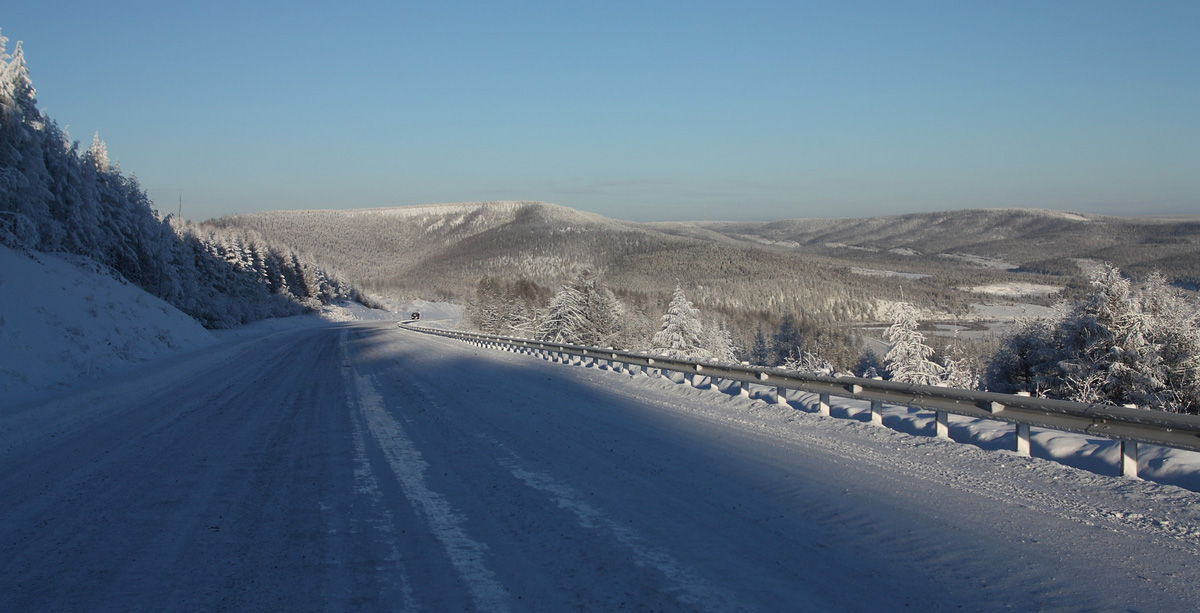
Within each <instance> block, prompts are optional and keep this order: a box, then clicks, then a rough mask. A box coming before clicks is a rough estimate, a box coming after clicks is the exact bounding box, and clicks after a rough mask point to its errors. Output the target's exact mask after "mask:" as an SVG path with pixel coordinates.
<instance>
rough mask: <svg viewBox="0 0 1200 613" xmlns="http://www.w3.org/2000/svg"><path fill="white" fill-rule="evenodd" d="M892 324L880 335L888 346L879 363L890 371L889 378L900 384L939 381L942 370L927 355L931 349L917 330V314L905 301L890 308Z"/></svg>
mask: <svg viewBox="0 0 1200 613" xmlns="http://www.w3.org/2000/svg"><path fill="white" fill-rule="evenodd" d="M891 315H892V322H893V323H892V325H891V326H890V327H889V328H888V329H887V332H886V333H885V334H884V338H885V339H886V340H887V341H888V342H889V343H891V345H892V347H891V349H889V350H888V352H887V355H885V356H884V358H883V362H884V365H886V366H887V369H888V370H889V371H890V372H891V375H892V380H893V381H899V382H901V383H916V384H920V385H938V384H940V383H941V382H942V378H943V374H944V372H945V371H944V369H943V368H942V367H941V366H940V365H938V364H937V362H934V361H933V360H931V359H930V358H931V357H933V348H932V347H930V346H929V345H926V344H925V335H923V334H921V333H920V332H919V331H917V327H918V325H919V324H920V314H919V312H918V311H917V308H916V307H915V306H913V305H911V304H909V303H907V302H898V303H896V304H895V305H893V307H892V309H891Z"/></svg>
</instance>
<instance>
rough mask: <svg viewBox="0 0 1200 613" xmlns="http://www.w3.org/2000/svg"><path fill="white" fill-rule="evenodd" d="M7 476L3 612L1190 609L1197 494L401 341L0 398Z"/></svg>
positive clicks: (716, 394) (2, 478)
mask: <svg viewBox="0 0 1200 613" xmlns="http://www.w3.org/2000/svg"><path fill="white" fill-rule="evenodd" d="M309 321H310V322H311V319H310V320H309ZM0 467H3V470H0V611H35V610H36V611H41V610H254V611H261V610H286V611H308V610H372V611H374V610H400V611H416V610H424V611H444V610H481V611H506V610H511V611H564V610H577V609H582V610H599V611H609V610H619V609H629V610H682V611H693V610H697V611H741V610H760V611H880V610H903V609H909V610H921V611H951V610H953V611H958V610H971V611H1001V610H1016V611H1118V610H1119V611H1125V610H1135V611H1187V610H1195V607H1196V603H1197V602H1200V581H1197V579H1200V494H1197V493H1195V492H1192V491H1189V490H1185V489H1182V488H1178V487H1175V486H1171V485H1164V484H1158V483H1153V482H1147V481H1138V480H1133V479H1122V478H1118V477H1111V476H1104V475H1099V474H1095V473H1091V472H1085V471H1082V470H1078V469H1075V468H1071V467H1067V466H1064V465H1061V464H1058V463H1055V462H1051V461H1047V460H1043V459H1039V458H1024V457H1019V456H1017V455H1015V454H1012V453H1009V452H1006V451H987V450H984V449H981V448H979V447H975V446H971V445H962V444H957V443H954V442H951V441H945V440H939V439H936V438H932V437H927V436H913V435H911V434H906V433H902V432H897V431H894V430H891V429H888V428H883V427H877V426H872V425H870V424H867V423H863V422H859V421H856V420H853V419H836V418H830V417H821V416H819V415H815V414H810V413H807V412H803V411H798V410H795V409H793V408H787V407H779V406H774V405H771V404H769V403H767V402H764V401H763V400H758V399H742V398H738V397H735V396H733V395H730V394H725V393H723V392H721V391H719V390H713V389H708V390H704V389H693V388H689V387H685V386H681V385H676V384H674V383H671V382H670V381H669V380H667V379H665V378H649V377H645V376H641V375H638V376H630V375H628V374H621V373H617V372H613V371H609V370H605V369H601V368H595V367H566V366H562V365H558V364H552V363H549V362H545V361H542V360H539V359H537V358H535V357H532V356H527V355H521V354H514V353H506V352H500V351H494V350H483V349H478V348H475V347H472V346H470V345H467V344H464V343H460V342H457V341H452V340H448V339H442V338H436V337H431V336H427V335H423V334H418V333H415V332H412V331H409V330H403V329H400V327H398V326H397V324H396V323H395V322H388V323H380V322H358V323H335V322H326V323H319V324H305V325H303V326H298V327H294V328H290V329H289V328H279V329H275V330H271V329H263V330H260V331H259V333H257V334H242V335H229V336H226V337H223V338H221V339H220V342H218V343H216V344H213V345H211V346H209V347H207V348H205V349H201V350H196V351H193V352H190V353H181V354H178V355H175V356H172V357H170V358H166V359H160V360H157V361H155V362H153V363H148V364H144V365H142V366H140V367H138V368H136V369H132V370H127V371H125V372H124V373H121V374H120V375H118V376H112V377H109V378H108V379H107V380H105V381H103V382H97V383H95V384H94V385H91V386H89V387H87V388H86V389H79V390H77V391H74V392H67V393H62V394H60V395H58V396H43V397H41V398H40V399H34V400H27V401H24V402H20V403H13V402H7V401H0Z"/></svg>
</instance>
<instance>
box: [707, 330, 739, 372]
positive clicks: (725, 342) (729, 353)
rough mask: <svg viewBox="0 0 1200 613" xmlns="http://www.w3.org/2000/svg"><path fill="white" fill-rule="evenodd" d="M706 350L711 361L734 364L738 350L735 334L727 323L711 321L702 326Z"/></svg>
mask: <svg viewBox="0 0 1200 613" xmlns="http://www.w3.org/2000/svg"><path fill="white" fill-rule="evenodd" d="M701 330H702V336H703V342H704V348H705V349H707V350H708V354H709V359H711V360H712V361H714V362H733V361H736V360H737V356H738V348H737V344H736V343H735V342H734V340H733V333H732V332H730V331H729V327H728V326H727V325H726V324H725V322H723V321H721V322H718V321H716V320H709V321H708V323H705V324H702V326H701Z"/></svg>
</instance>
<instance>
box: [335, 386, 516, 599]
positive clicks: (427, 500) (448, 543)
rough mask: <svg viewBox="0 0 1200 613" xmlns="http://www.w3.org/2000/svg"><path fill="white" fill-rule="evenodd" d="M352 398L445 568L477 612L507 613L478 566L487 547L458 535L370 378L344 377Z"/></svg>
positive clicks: (503, 594)
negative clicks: (425, 526) (445, 559)
mask: <svg viewBox="0 0 1200 613" xmlns="http://www.w3.org/2000/svg"><path fill="white" fill-rule="evenodd" d="M347 377H350V378H352V379H353V384H354V386H353V388H354V390H355V391H356V392H357V396H358V405H359V409H360V410H361V412H362V415H363V417H364V418H365V420H366V423H367V428H368V429H369V430H370V433H371V436H372V437H373V438H374V439H375V440H376V442H378V444H379V448H380V449H381V450H382V451H383V455H384V457H385V458H386V459H387V462H388V466H390V467H391V469H392V472H393V473H394V474H395V476H396V479H397V480H398V482H399V484H400V487H401V489H403V490H404V495H405V497H406V498H408V500H409V502H410V503H411V504H412V505H413V508H414V510H415V511H416V512H417V515H419V516H421V517H423V518H424V519H425V521H426V522H428V524H429V528H430V531H431V533H432V534H433V535H434V536H435V537H436V538H437V540H438V542H440V543H441V544H442V547H443V549H444V550H445V551H446V555H447V556H448V557H449V558H450V562H451V564H453V566H454V568H455V569H456V570H457V571H458V573H459V575H460V576H461V577H462V579H463V582H464V583H466V585H467V589H468V590H469V591H470V593H471V598H472V600H473V601H474V604H475V607H476V608H477V609H479V610H481V611H507V610H508V608H509V607H508V601H509V599H510V598H509V594H508V591H507V590H505V589H504V586H503V585H501V584H500V582H499V581H497V580H496V577H495V573H493V572H492V571H491V569H489V568H488V567H487V565H486V564H485V563H484V558H485V556H486V554H487V549H488V547H487V545H485V544H483V543H480V542H478V541H475V540H472V539H471V538H470V537H469V536H467V533H466V531H465V530H464V529H463V526H462V525H463V522H464V521H465V520H466V518H465V517H464V516H463V515H462V514H461V513H459V512H458V511H456V510H455V509H454V507H452V506H451V505H450V503H449V502H448V501H447V500H446V498H445V497H444V496H442V495H441V494H439V493H437V492H435V491H433V490H432V489H430V488H429V485H428V484H427V483H426V480H425V471H426V469H428V467H429V464H428V463H427V462H426V461H425V460H424V458H423V457H422V455H421V452H420V451H418V450H417V448H416V446H415V445H414V444H413V442H412V440H411V439H410V438H409V437H408V435H407V434H406V433H405V432H404V428H403V427H401V425H400V422H398V421H396V419H395V418H393V417H392V416H391V415H390V414H389V413H388V412H387V408H386V406H385V405H384V402H383V397H382V396H381V395H380V394H379V392H378V390H376V388H375V385H374V384H372V383H371V377H370V376H364V375H359V374H357V373H348V374H347Z"/></svg>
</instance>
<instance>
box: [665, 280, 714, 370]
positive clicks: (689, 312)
mask: <svg viewBox="0 0 1200 613" xmlns="http://www.w3.org/2000/svg"><path fill="white" fill-rule="evenodd" d="M661 321H662V326H661V328H660V329H659V331H658V332H657V333H656V334H655V335H654V338H652V339H650V351H651V352H652V353H655V354H657V355H661V356H664V357H668V358H674V359H688V358H695V359H702V360H706V359H710V358H712V357H713V356H712V353H710V352H709V350H708V349H707V348H706V347H705V342H704V341H705V335H704V327H703V324H701V323H700V311H699V310H698V309H696V308H695V307H693V306H692V303H691V302H688V299H687V295H685V294H684V292H683V287H682V286H679V285H676V286H675V294H674V295H673V296H672V297H671V303H670V304H668V305H667V312H666V313H665V314H664V315H663V316H662V319H661Z"/></svg>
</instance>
